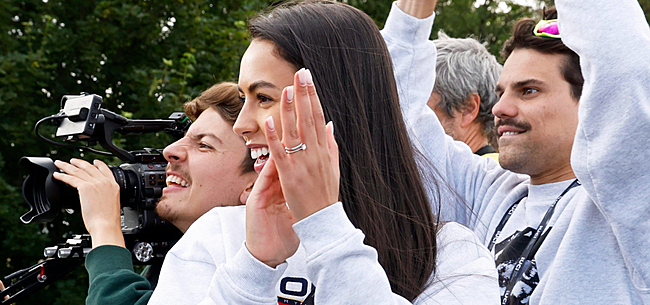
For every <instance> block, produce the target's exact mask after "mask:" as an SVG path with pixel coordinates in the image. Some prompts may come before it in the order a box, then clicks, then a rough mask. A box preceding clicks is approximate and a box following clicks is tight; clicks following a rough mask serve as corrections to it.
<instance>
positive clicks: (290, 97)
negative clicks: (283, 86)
mask: <svg viewBox="0 0 650 305" xmlns="http://www.w3.org/2000/svg"><path fill="white" fill-rule="evenodd" d="M291 102H293V86H289V87H287V103H291Z"/></svg>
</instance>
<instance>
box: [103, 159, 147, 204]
mask: <svg viewBox="0 0 650 305" xmlns="http://www.w3.org/2000/svg"><path fill="white" fill-rule="evenodd" d="M109 168H110V169H111V171H112V172H113V177H115V182H117V185H119V186H120V204H121V206H122V207H135V205H136V203H137V202H138V201H139V200H140V198H139V197H140V192H139V188H140V185H139V179H138V176H137V174H136V173H135V172H134V171H133V170H129V169H127V170H124V169H123V168H120V167H118V166H109Z"/></svg>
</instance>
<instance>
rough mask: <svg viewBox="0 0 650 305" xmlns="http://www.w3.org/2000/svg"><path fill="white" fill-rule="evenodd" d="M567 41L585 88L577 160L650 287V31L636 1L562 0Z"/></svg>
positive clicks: (643, 287) (639, 279)
mask: <svg viewBox="0 0 650 305" xmlns="http://www.w3.org/2000/svg"><path fill="white" fill-rule="evenodd" d="M556 5H557V10H558V17H559V18H558V20H559V22H558V23H559V27H560V33H561V35H562V41H563V42H564V43H565V44H566V45H567V46H568V47H569V48H571V49H572V50H574V51H575V52H576V53H577V54H578V55H579V56H580V65H581V69H582V73H583V77H584V80H585V82H584V87H583V92H582V96H581V98H580V105H579V110H578V116H579V123H578V129H577V132H576V137H575V141H574V146H573V150H572V155H571V165H572V167H573V170H574V171H575V173H576V176H577V177H578V178H579V179H580V181H581V182H582V184H583V185H584V188H585V189H586V190H587V192H588V194H589V196H590V199H591V200H592V201H593V202H594V203H595V205H596V206H597V208H598V209H599V210H600V212H601V213H602V214H603V215H604V218H605V219H606V220H607V222H608V223H609V225H610V226H611V228H612V231H613V233H614V235H615V237H616V241H617V243H618V246H619V247H620V250H621V253H622V255H623V260H624V261H625V264H626V266H627V269H628V270H629V273H630V278H631V279H632V282H633V284H634V285H635V287H636V288H637V289H639V291H643V292H645V293H649V292H650V264H648V261H650V252H648V249H650V222H649V221H648V215H650V204H648V198H650V188H649V187H648V185H649V182H648V181H650V161H649V159H648V155H649V154H648V152H649V151H650V141H648V135H650V29H649V28H648V24H647V21H646V19H645V16H644V14H643V10H642V9H641V7H640V6H639V3H638V2H637V1H636V0H617V1H609V0H557V1H556Z"/></svg>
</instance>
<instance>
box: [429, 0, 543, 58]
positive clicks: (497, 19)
mask: <svg viewBox="0 0 650 305" xmlns="http://www.w3.org/2000/svg"><path fill="white" fill-rule="evenodd" d="M436 12H437V15H436V23H435V25H434V27H433V35H432V36H434V37H437V35H438V31H439V30H442V31H443V32H445V33H446V34H447V35H449V36H450V37H457V38H464V37H473V38H475V39H477V40H479V41H480V42H482V43H484V44H485V45H486V46H487V48H488V50H489V51H490V53H492V54H494V55H496V56H497V58H500V59H501V57H500V56H499V52H500V50H501V48H502V47H503V43H504V42H505V41H506V40H507V39H508V37H510V29H511V28H512V25H513V24H514V23H515V22H516V21H517V20H519V19H520V18H522V17H530V16H532V15H533V9H532V8H531V7H529V6H522V5H518V4H515V3H513V2H512V1H510V0H507V1H497V0H485V1H476V0H454V1H451V0H446V1H438V6H437V7H436ZM501 62H503V61H502V60H501Z"/></svg>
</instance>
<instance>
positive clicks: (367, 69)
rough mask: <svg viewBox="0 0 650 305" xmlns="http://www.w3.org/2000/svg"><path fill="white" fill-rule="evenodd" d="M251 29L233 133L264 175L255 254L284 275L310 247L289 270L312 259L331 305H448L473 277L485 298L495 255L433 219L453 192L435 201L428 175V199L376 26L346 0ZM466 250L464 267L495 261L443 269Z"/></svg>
mask: <svg viewBox="0 0 650 305" xmlns="http://www.w3.org/2000/svg"><path fill="white" fill-rule="evenodd" d="M249 32H250V35H251V39H252V41H251V44H250V46H249V48H248V50H247V51H246V53H245V54H244V56H243V58H242V62H241V68H240V76H239V90H240V94H241V97H242V101H243V102H244V107H243V109H242V111H241V113H240V115H239V117H238V119H237V122H236V123H235V126H234V130H235V132H237V133H238V134H240V135H241V136H243V137H244V139H245V140H246V144H247V146H248V147H249V148H250V149H251V157H252V158H253V159H256V163H255V169H256V170H257V171H258V172H261V174H260V178H258V181H257V182H256V186H255V188H254V189H253V191H252V194H251V197H249V199H248V202H247V210H248V211H247V242H246V246H247V250H248V251H249V252H250V254H252V256H254V257H255V258H256V259H257V260H259V261H261V262H263V263H265V264H266V265H267V266H269V267H272V268H276V269H277V270H278V272H280V274H281V271H280V270H282V268H278V265H280V264H282V263H283V262H285V261H286V260H287V259H288V258H289V257H290V256H292V255H293V254H294V253H295V252H296V250H297V249H298V243H299V241H300V242H301V243H302V244H303V246H304V249H305V252H306V253H305V254H304V256H305V261H296V258H295V257H294V258H293V261H289V268H291V266H292V264H297V265H303V266H304V265H305V264H306V268H307V274H308V278H307V279H306V280H308V281H310V282H311V283H313V284H314V285H315V299H316V301H317V302H319V303H324V304H329V303H359V302H362V303H373V304H376V303H377V302H382V303H392V302H393V300H394V299H395V300H398V299H401V300H403V299H402V298H401V297H403V298H405V299H406V300H408V301H411V302H413V301H416V300H417V301H420V302H425V303H426V302H427V301H428V300H433V301H435V302H441V301H448V298H446V297H447V296H446V297H444V298H443V297H442V295H444V294H445V293H442V294H441V298H442V299H440V298H437V297H436V295H437V294H438V293H440V292H441V291H443V290H445V289H448V291H452V293H451V295H453V294H454V293H453V292H461V291H462V290H457V289H458V288H459V287H460V286H456V287H453V285H454V282H456V281H458V282H459V283H460V285H461V286H463V285H467V284H468V283H470V282H471V283H473V284H471V285H472V286H470V285H467V286H464V287H465V288H466V289H472V290H474V291H482V289H481V287H480V286H481V285H485V286H489V287H496V286H491V285H496V278H495V277H492V276H486V274H490V271H489V270H493V265H492V263H491V261H490V260H489V254H487V252H486V251H484V249H480V248H481V246H480V245H479V243H478V242H477V241H476V240H475V239H474V238H473V236H472V234H471V233H470V232H469V231H468V230H466V229H465V228H462V227H461V226H460V225H457V224H447V225H444V226H442V225H441V224H440V223H439V222H438V220H437V218H436V217H435V215H434V213H433V211H432V203H433V206H435V207H437V205H438V203H439V198H440V197H439V196H427V193H429V194H438V193H439V190H438V188H439V185H438V184H437V183H436V180H435V179H427V183H426V186H427V187H429V188H430V189H429V190H428V192H427V190H426V189H425V186H424V184H423V179H422V176H421V175H420V171H419V170H418V165H417V163H416V160H415V157H414V156H416V151H415V149H414V148H413V147H412V145H411V143H410V141H409V138H408V134H407V128H406V126H405V124H404V121H403V118H402V114H401V111H400V107H399V100H398V91H397V86H396V83H395V80H394V76H393V65H392V63H391V59H390V55H389V52H388V49H387V47H386V44H385V42H384V40H383V38H382V36H381V35H380V33H379V30H378V29H377V27H376V25H375V24H374V22H373V21H372V20H371V19H370V18H369V17H368V16H367V15H366V14H365V13H363V12H361V11H359V10H357V9H355V8H353V7H351V6H348V5H345V4H341V3H335V2H326V1H319V2H302V3H298V4H288V5H283V6H280V7H278V8H275V9H273V10H272V11H271V12H269V13H267V14H264V15H260V16H258V17H257V18H255V19H253V20H252V21H251V22H250V25H249ZM292 84H293V86H291V85H292ZM321 104H322V106H321ZM326 121H331V122H332V123H333V124H330V125H333V126H335V127H336V132H333V126H329V127H327V128H326V127H325V122H326ZM280 139H281V141H282V143H281V144H280ZM337 144H338V146H337ZM269 155H270V156H269ZM339 169H340V172H339ZM428 174H430V175H432V176H434V174H433V173H428ZM430 197H433V198H430ZM285 202H286V205H285ZM295 222H297V223H296V224H295V225H294V223H295ZM292 225H293V227H292ZM355 227H356V228H358V229H360V230H361V231H362V232H363V233H361V232H360V231H359V230H355ZM294 229H295V233H294ZM296 233H297V235H296ZM364 234H365V245H364ZM439 235H444V236H439ZM441 241H443V243H442V244H441V243H440V242H441ZM463 243H465V244H463ZM467 243H469V244H470V245H469V248H472V247H473V248H474V253H473V254H472V255H469V256H468V255H467V251H465V250H466V249H467V247H468V245H467ZM455 244H456V245H455ZM454 247H457V249H458V252H457V253H458V255H459V256H460V257H461V259H460V260H458V258H455V261H454V264H455V265H458V264H461V266H466V265H469V264H470V263H471V262H476V261H477V260H483V259H484V260H485V262H486V263H487V264H484V265H482V267H481V266H479V268H478V270H472V269H466V270H464V271H463V272H465V274H462V275H460V274H458V273H454V272H451V273H450V274H441V272H442V270H440V269H442V268H438V269H439V270H436V266H440V265H444V264H445V262H441V261H440V259H441V258H440V256H439V253H440V251H443V250H444V251H448V252H447V253H449V252H451V253H453V252H454ZM443 248H446V249H443ZM301 249H302V248H301ZM375 250H376V252H375ZM445 258H446V256H445ZM377 262H378V264H377ZM483 267H484V268H485V269H483V270H481V268H483ZM444 269H445V270H444V271H445V272H448V271H449V270H448V269H446V268H444ZM486 270H488V271H486ZM475 271H478V272H477V273H480V275H478V274H475V273H474V272H475ZM449 275H453V276H451V277H448V276H449ZM461 278H462V280H469V281H467V282H463V281H462V280H461ZM445 279H447V281H445ZM481 281H483V282H481ZM445 286H447V287H445ZM281 288H282V287H281ZM312 290H313V289H312ZM360 290H363V291H360ZM391 292H392V293H394V294H391ZM466 292H469V291H466ZM395 295H399V296H401V297H395ZM495 295H496V289H494V293H493V294H487V295H483V296H477V297H476V298H473V300H482V301H483V303H486V302H489V301H490V300H492V301H496V300H497V298H496V297H495ZM394 297H395V298H394ZM453 297H455V298H456V299H457V300H460V299H462V298H466V297H467V296H465V295H464V296H458V295H456V296H453Z"/></svg>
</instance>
